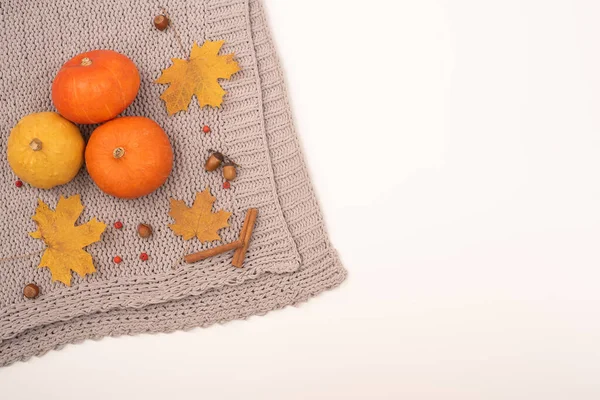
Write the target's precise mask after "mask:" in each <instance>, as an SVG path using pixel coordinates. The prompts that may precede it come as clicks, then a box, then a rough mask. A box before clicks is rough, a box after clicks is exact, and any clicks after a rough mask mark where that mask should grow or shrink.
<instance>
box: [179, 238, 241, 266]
mask: <svg viewBox="0 0 600 400" xmlns="http://www.w3.org/2000/svg"><path fill="white" fill-rule="evenodd" d="M243 246H244V242H243V241H242V240H240V239H238V240H236V241H235V242H232V243H228V244H224V245H222V246H218V247H214V248H212V249H208V250H204V251H200V252H198V253H194V254H188V255H187V256H185V257H184V258H183V259H184V260H185V262H186V263H188V264H193V263H196V262H198V261H202V260H204V259H207V258H210V257H214V256H218V255H219V254H223V253H227V252H228V251H231V250H235V249H239V248H240V247H243Z"/></svg>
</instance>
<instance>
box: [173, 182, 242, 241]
mask: <svg viewBox="0 0 600 400" xmlns="http://www.w3.org/2000/svg"><path fill="white" fill-rule="evenodd" d="M216 199H217V198H216V197H214V196H212V195H211V194H210V189H209V188H206V189H205V190H204V191H203V192H199V193H196V200H195V201H194V205H193V206H192V207H188V206H187V205H186V204H185V202H183V201H181V200H175V199H171V211H170V212H169V215H170V216H171V217H173V219H174V220H175V223H174V224H171V225H169V228H171V230H172V231H173V232H174V233H175V234H176V235H179V236H183V240H190V239H192V238H193V237H194V236H195V237H197V238H198V239H199V240H200V241H201V242H210V241H213V240H221V236H219V234H218V233H217V232H218V230H219V229H222V228H226V227H228V226H229V223H228V222H227V221H228V220H229V217H231V213H230V212H227V211H223V210H219V211H217V212H216V213H213V212H212V207H213V203H214V202H215V200H216Z"/></svg>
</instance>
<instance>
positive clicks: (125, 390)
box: [0, 0, 600, 400]
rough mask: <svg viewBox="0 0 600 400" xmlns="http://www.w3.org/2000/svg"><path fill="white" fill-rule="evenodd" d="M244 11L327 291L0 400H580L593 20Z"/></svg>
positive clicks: (585, 362) (74, 354) (577, 12)
mask: <svg viewBox="0 0 600 400" xmlns="http://www.w3.org/2000/svg"><path fill="white" fill-rule="evenodd" d="M361 5H364V6H361ZM266 6H267V10H268V13H269V15H270V20H271V25H272V28H273V30H274V33H275V38H276V40H277V43H278V47H279V50H280V53H281V55H282V59H283V63H284V66H285V69H286V72H287V77H288V84H289V87H290V91H291V94H292V98H293V106H294V111H295V117H296V120H297V125H298V128H299V132H300V134H301V137H302V140H303V143H304V148H305V151H306V155H307V158H308V160H309V165H310V167H311V170H312V175H313V179H314V183H315V185H316V188H317V192H318V194H319V196H320V200H321V203H322V206H323V208H324V211H325V215H326V218H327V222H328V226H329V231H330V234H331V237H332V240H333V242H334V244H335V245H336V247H337V248H338V249H339V251H340V254H341V256H342V258H343V261H344V263H345V265H346V267H347V268H348V270H349V272H350V275H349V279H348V281H347V282H346V283H345V284H344V285H343V286H342V287H341V288H340V289H338V290H336V291H334V292H329V293H326V294H324V295H322V296H320V297H319V298H317V299H314V300H312V301H310V302H309V303H307V304H305V305H303V306H302V307H300V308H288V309H285V310H283V311H278V312H274V313H271V314H269V315H267V316H266V317H255V318H251V319H250V320H249V321H242V322H239V321H238V322H233V323H229V324H227V325H224V326H215V327H212V328H209V329H203V330H200V329H196V330H194V331H191V332H188V333H175V334H169V335H155V336H150V335H144V336H141V337H135V338H131V337H126V338H119V339H104V340H102V341H100V342H86V343H85V344H83V345H76V346H68V347H67V348H66V349H64V350H62V351H59V352H52V353H50V354H48V355H46V356H44V357H43V358H39V359H33V360H32V361H30V362H28V363H26V364H23V363H20V364H17V365H14V366H12V367H9V368H5V369H0V398H1V399H3V400H4V399H6V400H13V399H22V398H27V399H41V400H51V399H86V400H96V399H98V400H106V399H137V398H143V399H186V398H190V399H192V398H193V399H246V400H249V399H278V400H280V399H285V400H288V399H291V400H295V399H298V400H300V399H302V400H304V399H344V400H348V399H410V400H413V399H444V400H446V399H459V400H468V399H485V400H493V399H511V400H514V399H526V400H532V399H543V400H552V399H561V400H562V399H577V400H587V399H598V398H600V380H599V373H600V318H598V313H599V310H600V293H599V291H598V284H599V278H600V272H599V266H600V262H599V261H600V254H599V252H598V244H599V242H600V229H599V228H600V212H599V209H600V186H599V185H598V172H599V171H600V161H599V160H600V157H599V156H598V155H599V153H600V135H599V128H600V118H599V117H598V109H599V107H600V97H599V95H598V94H599V93H600V78H599V77H600V57H599V55H598V54H599V51H598V37H600V25H598V15H600V2H598V1H595V0H589V1H585V0H579V1H569V0H562V1H559V0H555V1H551V0H537V1H536V0H503V1H499V0H496V1H492V0H472V1H467V0H445V1H443V0H438V1H434V0H419V1H416V0H413V1H399V0H368V1H353V0H337V1H336V0H266ZM25 393H27V396H26V397H25Z"/></svg>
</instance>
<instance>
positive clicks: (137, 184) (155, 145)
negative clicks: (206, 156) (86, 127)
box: [85, 117, 173, 199]
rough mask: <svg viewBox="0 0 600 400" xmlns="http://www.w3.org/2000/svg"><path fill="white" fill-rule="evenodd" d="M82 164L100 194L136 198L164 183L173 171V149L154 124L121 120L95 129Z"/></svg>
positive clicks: (137, 119) (164, 135) (143, 119)
mask: <svg viewBox="0 0 600 400" xmlns="http://www.w3.org/2000/svg"><path fill="white" fill-rule="evenodd" d="M85 163H86V166H87V170H88V172H89V174H90V176H91V177H92V180H93V181H94V182H95V183H96V185H98V187H99V188H100V189H101V190H102V191H103V192H105V193H108V194H110V195H112V196H115V197H119V198H123V199H135V198H138V197H142V196H145V195H147V194H150V193H152V192H154V191H155V190H156V189H158V188H159V187H160V186H162V184H163V183H165V181H166V180H167V178H168V177H169V175H170V174H171V169H172V168H173V149H172V148H171V143H169V138H168V137H167V135H166V133H165V132H164V131H163V130H162V128H161V127H160V126H159V125H158V124H157V123H156V122H154V121H152V120H151V119H149V118H145V117H122V118H117V119H114V120H112V121H109V122H107V123H105V124H103V125H101V126H99V127H98V128H96V130H95V131H94V132H93V133H92V135H91V137H90V140H89V141H88V144H87V147H86V149H85Z"/></svg>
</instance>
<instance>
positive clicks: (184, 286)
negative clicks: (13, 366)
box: [0, 0, 345, 365]
mask: <svg viewBox="0 0 600 400" xmlns="http://www.w3.org/2000/svg"><path fill="white" fill-rule="evenodd" d="M163 5H164V6H165V7H166V8H167V9H168V11H169V14H170V15H171V17H172V20H173V21H174V23H175V24H176V25H175V26H176V28H177V31H178V32H179V34H180V35H181V38H182V41H183V44H184V46H185V47H186V48H191V45H192V43H193V42H194V41H195V42H197V43H199V44H201V43H202V42H203V41H205V40H225V41H226V44H225V46H224V48H223V54H226V53H235V55H236V61H238V62H239V63H240V66H241V67H242V71H241V72H240V73H238V74H236V75H234V77H233V78H232V79H231V80H230V81H222V82H221V83H222V86H223V87H224V89H225V90H227V91H228V94H227V95H226V96H225V100H224V103H223V107H222V108H221V109H200V108H199V107H198V106H197V105H196V104H195V103H192V105H191V106H190V109H189V111H188V112H187V113H180V114H178V115H176V116H174V117H168V116H167V113H166V110H165V107H164V104H163V103H162V101H161V100H160V99H159V96H160V92H161V91H162V90H164V88H165V87H164V86H159V85H156V84H154V83H153V81H154V80H155V79H156V78H157V77H158V75H159V74H160V71H161V70H162V69H164V68H166V67H167V66H168V65H169V63H170V58H171V57H181V58H184V57H186V56H187V55H185V54H180V53H181V51H180V50H179V47H178V44H177V41H176V39H175V37H174V36H173V34H172V32H169V30H167V31H166V32H159V31H157V30H156V29H154V28H153V26H152V25H151V21H152V18H153V17H154V15H156V13H157V12H158V10H159V8H158V5H157V4H154V3H152V4H151V3H149V2H146V1H142V0H131V1H117V0H105V1H92V0H85V1H74V0H61V1H36V2H34V1H26V0H9V1H3V2H2V4H0V22H1V23H2V26H3V28H2V31H1V32H0V34H1V35H2V36H3V37H2V40H1V41H0V54H2V58H3V59H5V60H6V64H7V65H6V66H3V69H2V70H0V104H1V106H2V109H3V110H6V112H5V113H3V114H2V116H0V125H1V126H2V131H3V132H4V133H3V135H4V136H3V139H4V140H2V143H1V144H0V146H2V149H1V150H2V152H3V153H5V152H6V148H5V146H6V136H7V134H8V132H9V131H10V128H11V127H12V126H14V125H15V124H16V122H17V121H18V120H19V119H20V118H21V117H22V116H23V115H25V114H28V113H31V112H39V111H44V110H48V109H53V108H52V104H51V101H50V91H49V90H50V89H49V88H50V83H51V81H52V79H53V77H54V75H55V73H56V71H57V70H58V69H59V68H60V66H61V65H62V63H63V62H64V61H65V60H67V59H69V58H71V57H72V56H73V55H75V54H77V53H79V52H82V51H85V50H88V49H92V48H111V49H114V50H117V51H119V52H122V53H124V54H126V55H127V56H129V57H130V58H131V59H132V60H134V62H135V63H136V64H137V65H138V68H139V69H140V73H141V76H142V85H141V89H140V94H139V95H138V98H137V99H136V101H135V102H134V103H133V105H132V106H131V107H130V108H129V109H128V110H127V111H126V112H125V115H144V116H148V117H151V118H153V119H155V120H156V121H157V122H158V123H159V124H160V125H161V126H162V127H163V128H164V129H165V131H166V132H167V134H168V135H169V137H170V140H171V143H172V144H173V148H174V152H175V166H174V170H173V174H172V176H171V177H170V178H169V180H168V182H167V184H166V185H165V186H164V187H162V188H161V189H159V190H158V191H157V192H156V193H154V194H152V195H150V196H147V197H145V198H142V199H139V200H134V201H131V200H127V201H124V200H118V199H114V198H111V197H109V196H106V195H104V194H102V193H101V192H100V191H99V190H98V189H97V188H96V187H95V185H94V184H93V183H92V182H91V180H90V178H89V176H88V175H87V174H86V173H85V171H82V172H81V173H80V174H79V175H78V177H77V178H76V179H75V180H74V181H73V182H71V183H69V184H68V185H65V186H62V187H59V188H56V189H53V190H49V191H43V190H37V189H34V188H30V187H23V188H17V187H15V186H14V185H13V184H12V182H13V181H14V180H15V179H16V177H15V176H14V175H13V174H12V171H11V170H10V168H9V167H8V164H7V163H6V160H2V161H1V162H0V174H1V178H2V181H3V182H5V185H4V188H3V190H2V191H1V192H0V199H1V200H2V201H3V203H4V204H5V207H4V208H3V209H2V211H0V212H1V213H2V214H3V215H2V217H3V221H5V223H4V224H3V226H2V228H0V242H1V243H0V252H1V253H0V257H2V258H6V257H10V256H12V255H18V254H26V253H32V252H35V251H36V250H39V249H41V248H42V243H41V242H40V241H36V240H34V239H31V238H29V237H28V236H27V232H30V231H33V230H34V229H35V227H34V224H33V222H32V221H31V219H30V217H31V215H33V213H34V209H35V206H36V202H37V198H41V199H42V200H44V201H45V202H46V203H48V204H50V205H55V204H56V201H57V199H58V197H59V195H60V194H62V195H72V194H76V193H80V194H81V197H82V202H83V204H84V205H85V206H86V209H85V211H84V213H83V215H82V218H81V220H82V221H85V220H88V219H89V218H91V217H94V216H95V217H97V218H98V219H100V220H101V221H104V222H106V223H107V224H108V225H109V226H110V225H112V222H113V221H116V220H121V221H123V223H124V226H125V227H124V229H122V230H114V229H111V228H109V229H108V230H107V232H106V233H105V234H104V235H103V238H102V241H101V242H99V243H96V244H94V245H92V246H89V247H88V248H86V250H87V251H89V252H90V253H91V254H92V256H93V258H94V262H95V264H96V268H97V270H98V272H97V273H96V274H94V275H91V276H87V277H85V278H83V279H82V278H79V277H77V276H74V277H73V285H72V286H71V287H65V286H64V285H62V284H60V283H52V282H51V278H50V274H49V271H48V270H47V269H38V268H37V263H38V262H39V256H34V257H30V258H24V259H17V260H12V261H10V262H4V263H2V264H1V265H0V365H4V364H8V363H11V362H14V361H17V360H23V359H26V358H28V357H30V356H33V355H39V354H41V353H43V352H45V351H47V350H50V349H52V348H56V347H59V346H62V345H64V344H67V343H71V342H75V341H80V340H84V339H86V338H99V337H102V336H106V335H122V334H135V333H141V332H158V331H161V332H163V331H172V330H175V329H186V328H191V327H195V326H206V325H210V324H212V323H216V322H224V321H227V320H231V319H235V318H245V317H247V316H250V315H254V314H264V313H265V312H267V311H270V310H273V309H276V308H281V307H284V306H286V305H290V304H295V303H297V302H300V301H303V300H306V299H307V298H309V297H311V296H312V295H315V294H317V293H319V292H321V291H323V290H325V289H328V288H331V287H334V286H336V285H337V284H339V283H340V282H341V281H342V280H343V279H344V277H345V271H344V270H343V268H342V267H341V265H340V263H339V261H338V259H337V256H336V254H335V251H334V250H333V249H332V248H331V245H330V243H329V241H328V239H327V235H326V232H325V228H324V225H323V220H322V216H321V213H320V211H319V207H318V204H317V201H316V199H315V195H314V193H313V190H312V187H311V184H310V181H309V178H308V175H307V171H306V167H305V164H304V161H303V157H302V154H301V152H300V149H299V144H298V140H297V137H296V135H295V132H294V129H293V125H292V121H291V115H290V111H289V105H288V103H287V96H286V91H285V86H284V83H283V79H282V73H281V70H280V67H279V63H278V60H277V58H276V54H275V51H274V48H273V44H272V42H271V38H270V33H269V31H268V28H267V26H266V23H265V17H264V13H263V10H262V6H261V4H260V2H259V0H203V1H194V2H187V1H184V0H173V1H166V2H164V4H163ZM56 21H61V23H57V22H56ZM3 64H5V63H4V61H3ZM23 66H27V68H23ZM194 101H195V100H194ZM203 125H208V126H210V127H211V130H212V133H211V134H210V135H205V134H203V133H202V132H201V128H202V126H203ZM92 129H93V127H82V131H83V132H84V134H85V135H86V136H87V135H89V133H90V132H91V130H92ZM208 149H220V150H222V151H223V152H224V153H226V154H228V155H229V156H230V157H231V158H232V159H234V160H235V161H236V162H237V163H238V164H240V165H241V166H242V168H240V170H239V178H238V179H237V180H236V181H235V182H234V183H233V185H232V188H231V189H230V190H225V189H223V188H222V177H221V176H220V175H219V174H218V173H206V172H204V170H203V162H204V159H205V158H206V156H207V153H208ZM207 186H209V187H210V188H211V191H212V192H213V194H214V195H215V196H216V197H217V202H216V204H215V207H216V208H224V209H226V210H229V211H232V212H233V216H232V218H231V219H230V224H231V227H230V228H227V229H224V230H222V231H221V232H220V233H221V236H222V238H223V241H224V242H231V241H234V240H235V239H236V238H237V235H238V234H239V231H240V229H241V224H242V222H243V218H244V213H245V211H246V210H247V209H248V208H250V207H258V208H259V210H260V214H259V219H258V221H257V225H256V229H255V233H254V235H253V240H252V244H251V246H250V249H249V251H248V256H247V259H246V263H245V267H244V268H243V269H241V270H238V269H235V268H232V267H231V264H230V262H231V254H228V255H222V256H219V257H215V258H212V259H209V260H205V261H203V262H200V263H197V264H194V265H192V266H187V265H183V264H182V263H181V257H182V256H183V255H184V254H185V253H186V252H192V251H196V250H200V249H204V248H209V247H213V246H216V245H218V244H220V243H210V244H207V245H206V246H202V245H200V243H199V242H198V241H195V240H194V241H191V242H189V243H191V245H188V243H184V242H183V241H182V240H181V238H180V237H177V236H175V235H173V233H172V232H171V231H170V230H169V229H168V228H167V225H168V224H169V223H171V222H172V221H171V219H170V218H169V216H168V214H167V213H168V208H169V198H171V197H173V198H176V199H181V200H184V201H186V202H188V204H191V202H192V200H193V197H194V193H195V192H197V191H200V190H203V189H204V188H205V187H207ZM139 222H144V223H149V224H150V225H152V226H153V227H154V228H155V229H154V231H155V235H154V236H153V237H152V239H151V240H149V241H144V240H142V239H138V238H137V237H136V235H135V227H136V226H137V224H138V223H139ZM141 252H146V253H148V254H149V255H150V260H149V261H148V262H142V261H141V260H139V258H138V255H139V254H140V253H141ZM114 255H120V256H121V257H122V258H123V260H124V261H123V262H122V263H121V264H114V263H112V261H111V260H112V257H113V256H114ZM29 282H35V283H36V284H38V286H40V288H41V292H42V295H41V296H40V297H39V298H37V299H35V300H26V299H24V298H23V295H22V289H23V287H24V286H25V285H26V284H27V283H29Z"/></svg>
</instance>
